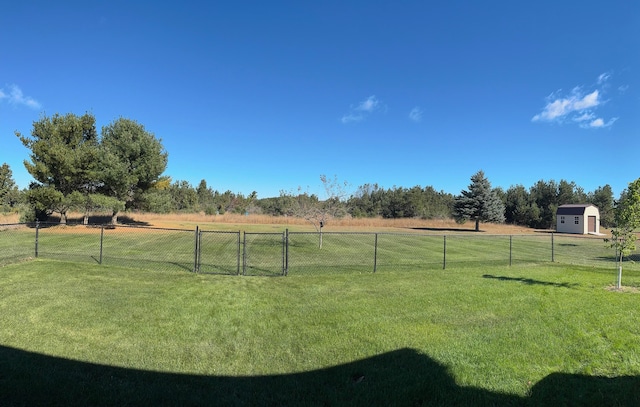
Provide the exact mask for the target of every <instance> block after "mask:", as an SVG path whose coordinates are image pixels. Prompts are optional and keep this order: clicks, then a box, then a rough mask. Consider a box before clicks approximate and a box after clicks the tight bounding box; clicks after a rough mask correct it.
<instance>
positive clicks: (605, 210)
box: [587, 184, 615, 227]
mask: <svg viewBox="0 0 640 407" xmlns="http://www.w3.org/2000/svg"><path fill="white" fill-rule="evenodd" d="M587 200H588V202H590V203H592V204H594V205H595V206H597V207H598V210H599V211H600V225H601V226H604V227H612V226H614V224H615V210H614V205H615V203H614V200H613V190H612V189H611V186H610V185H609V184H607V185H605V186H603V187H598V188H597V189H596V190H595V191H593V192H590V193H589V195H588V197H587Z"/></svg>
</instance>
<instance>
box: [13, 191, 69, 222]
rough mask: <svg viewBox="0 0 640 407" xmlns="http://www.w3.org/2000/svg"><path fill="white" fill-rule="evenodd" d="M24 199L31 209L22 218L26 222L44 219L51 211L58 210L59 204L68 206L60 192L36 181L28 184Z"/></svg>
mask: <svg viewBox="0 0 640 407" xmlns="http://www.w3.org/2000/svg"><path fill="white" fill-rule="evenodd" d="M26 200H27V203H28V205H29V207H30V209H31V211H30V212H28V213H27V214H25V216H24V218H23V221H26V222H32V221H36V220H39V221H45V220H47V218H48V217H49V215H51V214H52V213H53V212H55V211H59V210H60V207H61V206H65V207H67V208H68V207H69V205H68V204H67V203H65V196H64V195H63V194H62V192H60V191H58V190H57V189H55V188H54V187H52V186H44V185H42V184H38V183H36V182H32V183H31V185H29V190H28V191H27V192H26Z"/></svg>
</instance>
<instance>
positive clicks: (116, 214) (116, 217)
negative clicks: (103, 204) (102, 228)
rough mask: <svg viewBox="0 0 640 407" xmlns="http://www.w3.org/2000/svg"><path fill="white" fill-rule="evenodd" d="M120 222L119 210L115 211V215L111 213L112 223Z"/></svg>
mask: <svg viewBox="0 0 640 407" xmlns="http://www.w3.org/2000/svg"><path fill="white" fill-rule="evenodd" d="M117 223H118V212H117V211H113V215H111V224H112V225H115V224H117Z"/></svg>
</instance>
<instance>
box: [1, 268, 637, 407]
mask: <svg viewBox="0 0 640 407" xmlns="http://www.w3.org/2000/svg"><path fill="white" fill-rule="evenodd" d="M623 281H624V282H625V284H626V285H628V286H632V287H637V286H640V273H639V272H637V271H629V272H627V273H626V274H625V276H624V280H623ZM614 282H615V273H614V272H612V271H611V270H606V269H598V268H592V267H579V266H561V265H552V264H550V265H547V266H518V267H506V266H490V265H485V266H482V267H464V268H451V269H447V270H441V269H431V270H421V269H414V270H403V271H388V272H385V273H375V274H374V273H357V272H345V273H317V274H308V275H303V274H300V275H295V274H292V275H289V276H288V277H284V278H266V277H243V276H221V275H203V274H194V273H188V272H175V271H172V272H166V271H153V270H140V269H136V270H134V269H130V268H122V267H116V266H100V265H97V264H95V265H94V264H90V263H84V264H83V263H71V262H63V261H57V260H36V261H29V262H23V263H20V264H13V265H9V266H6V267H2V268H0V293H1V294H2V295H1V296H0V326H1V327H2V329H1V330H0V405H366V406H370V405H402V406H404V405H410V406H411V405H429V406H431V405H638V403H640V326H639V325H638V323H637V321H638V317H639V316H640V315H639V314H640V311H639V308H638V302H639V301H640V296H639V295H638V294H636V293H635V292H634V290H633V289H628V290H627V291H626V292H615V291H612V290H611V289H610V287H611V286H612V285H613V283H614Z"/></svg>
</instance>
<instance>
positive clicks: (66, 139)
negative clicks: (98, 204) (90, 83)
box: [16, 113, 99, 223]
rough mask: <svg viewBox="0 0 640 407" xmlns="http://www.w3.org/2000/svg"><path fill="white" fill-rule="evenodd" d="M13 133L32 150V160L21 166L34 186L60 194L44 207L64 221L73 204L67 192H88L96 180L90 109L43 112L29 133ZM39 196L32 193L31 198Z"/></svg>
mask: <svg viewBox="0 0 640 407" xmlns="http://www.w3.org/2000/svg"><path fill="white" fill-rule="evenodd" d="M16 136H18V138H19V139H20V141H21V142H22V144H23V145H24V146H25V147H27V148H28V149H29V150H31V155H30V158H31V161H27V160H25V161H24V166H25V168H26V169H27V171H28V172H29V174H31V175H32V176H33V178H35V180H36V181H38V184H36V185H34V186H40V187H45V188H53V189H54V190H55V191H57V192H59V193H60V194H61V196H60V197H59V198H60V199H59V200H57V204H56V207H55V208H44V209H46V210H54V211H57V212H59V213H60V222H61V223H66V220H67V211H68V210H69V208H70V207H71V206H72V204H73V203H72V202H71V201H72V200H71V199H70V195H71V194H72V193H73V192H74V191H77V192H80V193H82V194H89V193H90V192H93V191H94V190H95V188H96V187H97V185H98V182H99V180H98V174H99V171H98V168H99V166H98V143H99V140H98V133H97V131H96V126H95V118H94V117H93V115H91V114H89V113H86V114H84V115H82V116H76V115H74V114H72V113H69V114H67V115H64V116H61V115H59V114H55V115H54V116H52V117H46V116H44V117H42V118H41V119H40V120H38V121H36V122H34V123H33V130H32V132H31V137H28V136H24V135H22V134H20V133H19V132H16ZM31 189H32V190H33V189H34V188H31ZM39 196H41V194H39V193H34V195H33V196H32V197H31V200H33V199H36V198H37V197H39ZM48 202H49V203H50V201H48ZM43 203H44V202H43ZM40 206H41V205H40Z"/></svg>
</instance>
